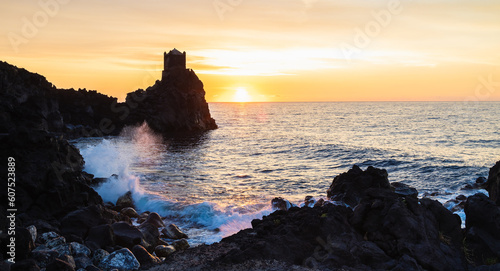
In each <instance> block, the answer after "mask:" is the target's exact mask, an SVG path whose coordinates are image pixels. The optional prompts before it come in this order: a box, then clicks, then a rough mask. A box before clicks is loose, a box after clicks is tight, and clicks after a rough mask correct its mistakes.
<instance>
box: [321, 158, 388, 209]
mask: <svg viewBox="0 0 500 271" xmlns="http://www.w3.org/2000/svg"><path fill="white" fill-rule="evenodd" d="M387 176H388V174H387V171H386V170H385V169H376V168H374V167H371V166H370V167H368V168H367V169H366V171H363V170H361V169H360V168H359V167H358V166H356V165H355V166H353V167H352V169H350V170H349V171H348V172H346V173H342V174H340V175H338V176H337V177H335V178H334V179H333V182H332V184H331V185H330V188H328V191H327V196H328V198H329V199H331V200H333V201H342V202H344V203H346V204H347V205H349V206H351V207H355V206H356V205H358V204H359V202H360V201H361V199H362V198H363V197H364V196H365V195H366V191H367V189H369V188H380V189H387V190H389V189H390V187H391V185H390V184H389V180H388V178H387Z"/></svg>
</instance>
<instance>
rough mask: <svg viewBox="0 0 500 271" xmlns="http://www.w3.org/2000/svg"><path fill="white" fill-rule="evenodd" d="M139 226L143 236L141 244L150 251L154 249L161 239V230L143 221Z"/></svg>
mask: <svg viewBox="0 0 500 271" xmlns="http://www.w3.org/2000/svg"><path fill="white" fill-rule="evenodd" d="M138 228H139V231H140V232H141V233H142V236H143V238H142V240H141V245H142V246H143V247H145V248H146V249H147V250H148V251H152V250H153V249H154V247H155V246H157V245H158V242H159V241H160V232H159V231H158V228H157V227H156V226H153V225H151V224H149V223H142V224H141V225H139V227H138Z"/></svg>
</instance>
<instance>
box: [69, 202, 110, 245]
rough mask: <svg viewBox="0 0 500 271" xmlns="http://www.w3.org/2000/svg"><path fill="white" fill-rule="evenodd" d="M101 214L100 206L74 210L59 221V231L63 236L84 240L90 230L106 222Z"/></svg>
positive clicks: (101, 208) (102, 210)
mask: <svg viewBox="0 0 500 271" xmlns="http://www.w3.org/2000/svg"><path fill="white" fill-rule="evenodd" d="M103 212H104V208H103V207H102V206H101V205H94V206H89V207H85V208H82V209H79V210H75V211H73V212H71V213H69V214H67V215H66V216H65V217H64V218H63V219H62V220H61V231H62V233H63V234H68V235H69V234H74V235H76V236H79V237H81V238H84V237H85V236H86V235H87V232H88V231H89V229H90V228H92V227H95V226H97V225H100V224H104V223H106V222H107V220H106V219H105V218H104V217H103Z"/></svg>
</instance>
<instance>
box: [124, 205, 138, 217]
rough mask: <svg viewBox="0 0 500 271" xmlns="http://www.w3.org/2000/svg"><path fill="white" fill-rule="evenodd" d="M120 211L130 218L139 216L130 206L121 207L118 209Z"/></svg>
mask: <svg viewBox="0 0 500 271" xmlns="http://www.w3.org/2000/svg"><path fill="white" fill-rule="evenodd" d="M120 213H121V214H123V215H126V216H128V217H130V218H138V217H139V214H138V213H137V212H136V211H135V209H134V208H132V207H126V208H123V209H122V210H121V211H120Z"/></svg>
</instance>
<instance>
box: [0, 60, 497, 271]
mask: <svg viewBox="0 0 500 271" xmlns="http://www.w3.org/2000/svg"><path fill="white" fill-rule="evenodd" d="M0 64H1V65H0V68H1V69H0V80H1V81H0V86H1V89H0V98H1V99H0V103H1V105H2V107H1V110H0V120H1V123H0V124H1V125H0V153H1V157H2V159H3V161H7V160H8V159H7V158H8V157H12V158H13V159H14V164H15V178H16V186H15V209H16V211H13V212H10V211H7V208H2V216H1V217H0V220H1V221H0V222H1V223H2V225H5V227H3V228H2V232H1V233H0V245H1V247H0V249H1V257H2V258H1V260H2V261H1V265H0V269H1V270H47V271H50V270H114V269H118V270H138V269H141V270H145V269H148V268H149V270H477V271H482V270H500V207H499V204H500V161H499V162H497V163H496V165H495V166H493V167H492V168H491V170H490V172H489V176H488V180H487V181H486V182H485V183H484V184H482V185H484V187H485V188H486V189H487V190H488V192H489V197H487V196H486V195H484V194H476V195H473V196H470V197H468V198H466V199H460V200H461V201H462V202H464V204H463V206H464V210H465V214H466V217H467V218H466V227H465V229H462V228H461V221H460V218H459V217H458V216H457V215H455V214H453V213H452V212H451V211H449V210H448V209H447V208H445V207H444V206H443V205H442V204H441V203H439V202H437V201H434V200H431V199H428V198H425V197H424V198H418V197H417V195H418V192H417V190H416V189H414V188H411V187H409V186H407V185H405V184H402V183H397V182H393V183H390V182H389V181H388V174H387V172H386V171H385V170H384V169H377V168H373V167H369V168H367V169H366V170H362V169H360V168H359V167H357V166H354V167H353V168H352V169H351V170H349V171H348V172H346V173H343V174H340V175H339V176H337V177H335V179H334V180H333V182H332V184H331V185H330V188H329V189H328V191H325V192H326V198H325V199H320V200H317V201H316V200H314V199H313V198H312V197H307V198H306V199H305V201H304V203H305V204H304V205H305V206H304V207H302V208H299V207H296V206H293V204H290V203H289V202H287V201H286V200H285V199H281V198H276V199H274V200H273V201H272V203H271V204H272V206H273V208H275V209H276V211H275V212H273V213H272V214H270V215H268V216H264V217H263V218H262V219H256V220H253V221H252V228H249V229H245V230H242V231H240V232H238V233H236V234H234V235H232V236H229V237H227V238H224V239H223V240H222V241H221V242H219V243H215V244H212V245H200V246H197V247H193V248H189V238H188V236H187V235H185V234H184V233H183V232H182V231H181V230H180V229H178V228H177V227H176V226H175V225H173V224H169V223H165V220H164V219H163V218H161V217H160V216H159V215H158V214H157V213H149V212H145V213H142V214H138V213H137V212H136V210H135V209H134V202H133V200H132V198H131V196H130V193H127V194H125V195H123V196H122V197H121V198H120V199H119V200H118V201H117V202H116V204H112V203H105V202H103V200H102V198H101V197H100V196H99V195H98V194H97V193H96V192H95V190H94V189H93V188H92V187H95V186H97V185H99V184H100V183H102V182H103V181H105V180H104V179H99V178H94V176H92V175H90V174H88V173H86V172H84V171H83V165H84V161H83V158H82V156H81V155H80V153H79V151H78V149H76V148H75V147H74V146H72V145H71V144H69V143H68V141H67V140H66V139H65V138H72V137H78V136H82V135H86V136H92V135H98V134H95V133H98V132H100V133H103V134H109V135H112V134H116V133H117V131H116V130H118V129H121V128H123V127H125V126H126V125H129V124H131V125H132V124H140V123H141V122H144V121H146V122H147V123H148V124H150V125H151V126H152V128H153V129H154V130H156V131H160V132H162V133H163V134H169V133H172V132H188V133H192V132H199V131H206V130H209V129H214V128H215V127H216V125H215V122H214V121H213V119H212V118H211V117H210V115H209V112H208V111H207V110H208V107H207V106H206V102H205V101H204V97H202V95H201V94H203V95H204V91H203V92H202V90H203V85H202V84H201V81H199V80H198V78H197V77H196V75H195V74H194V72H192V71H190V70H182V71H178V72H179V73H180V75H176V78H183V79H182V80H180V81H176V80H174V79H169V80H166V81H164V80H162V81H158V82H157V83H156V84H155V85H154V86H153V87H151V88H148V90H146V91H142V90H138V91H137V92H135V94H130V95H129V96H128V97H127V101H126V102H125V103H123V104H120V103H116V99H114V98H111V97H107V96H105V95H102V94H98V93H96V92H89V91H86V90H79V91H72V90H64V91H68V92H63V90H58V89H56V88H55V87H54V86H53V85H52V84H50V83H48V82H47V81H46V80H45V78H43V77H42V76H40V75H36V74H32V73H29V72H27V71H25V70H23V69H18V68H16V67H14V66H11V65H8V64H6V63H4V62H2V63H0ZM176 72H177V71H176ZM170 74H175V73H174V72H172V73H170ZM169 82H171V83H169ZM186 89H187V90H186ZM59 92H61V93H64V94H57V93H59ZM145 93H147V96H142V97H149V98H144V99H143V100H142V101H143V102H144V104H143V105H139V104H137V105H135V106H133V108H132V107H130V106H131V104H133V103H132V102H131V101H132V100H130V99H132V98H133V97H134V96H136V97H139V96H140V95H146V94H145ZM70 96H71V97H70ZM158 101H162V102H160V103H159V102H158ZM115 103H116V104H115ZM164 103H167V104H168V103H174V104H175V105H172V108H174V109H171V108H170V109H165V108H163V109H161V108H160V109H158V110H159V112H161V113H159V114H157V115H155V114H152V112H155V111H154V110H155V108H159V107H162V104H164ZM186 103H188V105H186ZM113 104H114V106H113ZM118 105H122V106H125V105H127V106H129V107H127V108H129V111H128V113H127V116H126V117H124V118H123V119H121V118H120V117H121V115H120V114H116V113H117V112H113V108H115V109H116V106H118ZM176 106H177V107H179V108H177V107H176ZM181 107H182V108H185V109H182V108H181ZM166 108H168V106H166ZM106 110H107V111H106ZM151 110H153V111H151ZM114 111H116V110H114ZM124 112H125V111H123V112H122V113H123V114H125V113H124ZM102 120H105V121H104V124H106V123H107V125H104V126H103V125H102V124H103V122H102ZM108 120H109V121H108ZM110 127H114V129H110ZM103 128H109V129H103ZM89 131H94V132H92V133H88V132H89ZM106 131H109V133H104V132H106ZM5 164H7V163H5ZM1 171H2V172H1V176H2V180H4V178H5V177H4V176H8V175H7V173H8V171H7V168H6V167H4V166H2V169H1ZM9 172H10V171H9ZM2 183H3V185H4V187H6V186H7V180H5V181H2ZM8 199H9V195H8V193H7V190H4V189H2V194H1V195H0V200H1V202H2V206H3V204H4V203H6V202H8ZM12 217H14V219H13V220H12ZM12 221H14V222H13V223H14V225H13V226H12V227H13V230H14V232H15V255H14V256H13V255H12V253H11V252H12V251H11V249H10V247H9V244H10V240H11V239H10V238H11V237H12V236H10V235H9V233H8V231H5V230H3V229H7V228H9V227H11V225H12V224H11V222H12ZM12 258H14V259H15V263H12V261H9V259H12Z"/></svg>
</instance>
